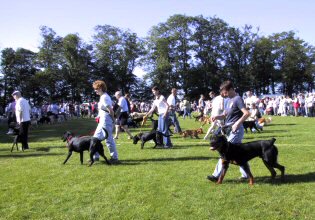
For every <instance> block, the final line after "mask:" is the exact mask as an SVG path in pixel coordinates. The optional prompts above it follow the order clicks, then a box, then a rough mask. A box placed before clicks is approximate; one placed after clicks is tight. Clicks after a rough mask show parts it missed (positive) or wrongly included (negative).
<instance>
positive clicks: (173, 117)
mask: <svg viewBox="0 0 315 220" xmlns="http://www.w3.org/2000/svg"><path fill="white" fill-rule="evenodd" d="M176 95H177V89H175V88H172V90H171V95H170V96H169V97H168V98H167V104H168V105H169V106H170V115H169V117H170V119H171V120H172V123H173V124H174V126H175V129H174V132H175V133H179V132H182V129H181V128H180V126H179V122H178V120H177V117H176V111H175V110H176Z"/></svg>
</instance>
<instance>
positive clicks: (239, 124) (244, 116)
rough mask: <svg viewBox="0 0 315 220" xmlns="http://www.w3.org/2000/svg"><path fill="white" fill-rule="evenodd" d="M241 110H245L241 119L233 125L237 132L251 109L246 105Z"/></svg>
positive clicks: (233, 129)
mask: <svg viewBox="0 0 315 220" xmlns="http://www.w3.org/2000/svg"><path fill="white" fill-rule="evenodd" d="M241 111H242V112H243V115H242V117H241V118H240V119H238V121H237V122H235V123H234V125H233V126H232V131H233V132H235V131H236V130H237V129H239V127H240V126H241V125H242V124H243V122H244V121H245V120H246V119H247V118H248V117H249V116H250V113H249V111H248V110H247V109H246V108H245V107H244V108H241Z"/></svg>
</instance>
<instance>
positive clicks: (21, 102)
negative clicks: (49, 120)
mask: <svg viewBox="0 0 315 220" xmlns="http://www.w3.org/2000/svg"><path fill="white" fill-rule="evenodd" d="M21 112H22V116H21V118H20V113H21ZM30 112H31V107H30V105H29V104H28V101H27V100H26V99H24V98H22V97H21V98H19V99H18V100H17V101H16V105H15V115H16V121H17V122H18V123H20V122H26V121H30V120H31V116H30Z"/></svg>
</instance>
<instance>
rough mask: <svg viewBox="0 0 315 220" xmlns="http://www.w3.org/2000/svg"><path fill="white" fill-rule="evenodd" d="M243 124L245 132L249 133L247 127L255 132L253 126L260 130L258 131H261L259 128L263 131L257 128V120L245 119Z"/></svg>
mask: <svg viewBox="0 0 315 220" xmlns="http://www.w3.org/2000/svg"><path fill="white" fill-rule="evenodd" d="M243 126H244V129H245V132H246V133H247V128H249V130H250V132H251V133H253V131H252V130H253V128H254V129H255V130H256V131H258V133H260V131H259V130H261V131H262V129H259V128H257V126H256V122H255V121H244V122H243Z"/></svg>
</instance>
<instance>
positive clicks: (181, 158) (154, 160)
mask: <svg viewBox="0 0 315 220" xmlns="http://www.w3.org/2000/svg"><path fill="white" fill-rule="evenodd" d="M210 159H218V158H217V157H201V156H200V157H171V158H170V157H167V158H149V159H139V160H122V161H121V162H122V163H125V162H127V163H129V162H131V163H133V162H135V163H146V162H172V161H190V160H210Z"/></svg>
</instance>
